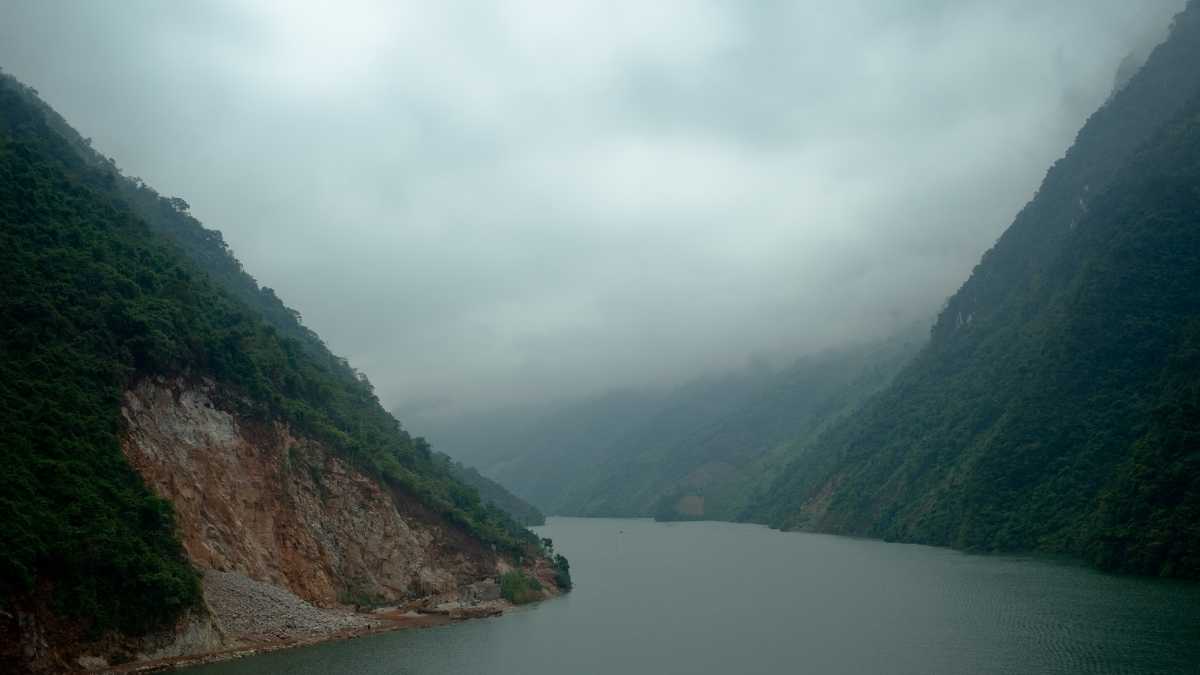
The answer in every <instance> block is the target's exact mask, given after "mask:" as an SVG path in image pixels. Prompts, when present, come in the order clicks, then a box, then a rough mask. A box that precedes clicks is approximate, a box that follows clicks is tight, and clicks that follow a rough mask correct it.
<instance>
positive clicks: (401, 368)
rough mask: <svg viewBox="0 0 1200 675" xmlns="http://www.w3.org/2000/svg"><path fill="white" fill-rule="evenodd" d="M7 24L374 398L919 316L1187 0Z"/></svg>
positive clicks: (751, 351) (169, 10)
mask: <svg viewBox="0 0 1200 675" xmlns="http://www.w3.org/2000/svg"><path fill="white" fill-rule="evenodd" d="M322 4H323V5H324V7H322V6H321V4H315V3H314V4H311V5H310V4H305V3H299V2H261V3H257V2H242V1H236V0H231V1H228V2H214V3H204V4H201V3H189V4H187V5H185V4H183V3H175V2H132V1H128V0H123V1H121V2H86V3H85V2H47V1H45V0H39V1H38V2H32V1H29V2H17V1H15V0H0V67H3V68H4V69H5V70H7V71H8V72H10V73H12V74H14V75H16V76H17V77H19V78H21V79H22V80H24V81H25V82H26V83H28V84H30V85H31V86H33V87H35V88H37V89H38V90H39V91H40V92H41V94H42V96H43V97H44V98H45V99H46V100H47V101H48V102H49V103H50V104H51V105H53V106H54V107H55V108H57V109H58V111H59V112H60V113H62V114H63V115H64V116H65V117H66V118H67V120H68V121H70V122H71V123H72V124H73V125H74V126H75V127H76V128H77V129H79V130H80V132H81V133H82V134H83V135H84V136H90V137H92V138H93V140H94V145H95V147H96V148H97V149H99V150H100V151H101V152H104V153H106V154H108V155H111V156H113V157H114V158H116V160H117V162H118V164H119V165H120V166H121V167H123V168H124V170H125V173H126V174H128V175H134V176H140V177H142V178H143V179H145V180H146V181H147V182H148V183H150V184H151V185H153V186H155V187H156V188H157V189H158V190H159V191H160V192H161V193H163V194H166V195H179V196H182V197H184V198H185V199H187V200H188V201H189V202H190V203H191V205H192V211H193V213H194V214H195V215H196V216H197V217H198V218H200V219H201V221H203V222H204V223H205V224H206V225H207V226H209V227H211V228H215V229H219V230H221V231H222V232H223V233H224V235H225V238H226V240H227V241H228V242H229V243H230V245H231V246H232V247H233V249H234V251H235V252H236V254H237V255H238V257H239V258H240V259H241V260H242V262H243V263H244V264H245V265H246V267H247V269H248V270H249V271H250V272H251V273H252V274H253V275H254V276H255V277H256V278H257V279H258V280H259V282H260V283H262V284H263V285H266V286H271V287H273V288H275V289H276V290H277V291H278V292H279V294H280V296H281V297H282V298H283V299H284V301H285V302H287V303H288V304H290V305H292V306H293V307H295V308H297V309H298V310H300V312H301V313H302V314H303V315H304V318H305V322H306V323H307V324H308V325H309V326H311V327H312V328H314V329H315V330H316V331H317V332H318V333H320V334H321V335H322V336H323V337H324V338H325V340H326V342H327V343H328V344H329V345H330V347H331V348H332V349H333V350H334V351H335V352H337V353H339V354H341V355H344V356H347V357H348V358H349V359H350V361H351V362H352V363H353V364H354V365H355V366H357V367H358V368H360V369H361V370H363V371H365V372H366V373H367V374H368V375H369V376H370V377H371V379H372V381H373V382H374V383H375V385H376V389H377V391H378V392H379V394H380V396H381V398H382V399H383V400H384V402H385V404H387V405H389V406H399V407H400V408H401V409H407V410H410V411H412V412H413V413H416V412H418V411H419V412H421V413H422V414H431V413H435V412H437V411H438V410H442V411H449V410H461V409H465V408H469V407H472V406H486V405H491V404H495V403H501V402H512V401H514V400H516V401H523V400H531V399H532V400H536V399H544V398H548V397H557V396H564V395H573V394H581V393H587V392H591V391H595V390H599V389H603V388H607V387H611V386H616V385H630V384H633V385H637V384H645V383H650V382H657V383H668V382H671V381H674V380H677V379H679V378H681V377H686V376H689V375H693V374H697V373H700V372H704V371H711V370H714V369H721V368H725V367H730V366H738V365H740V364H743V363H745V362H746V360H747V359H748V358H749V357H750V356H752V355H765V356H768V357H770V358H773V359H776V360H781V359H784V358H790V357H792V356H795V355H798V354H800V353H802V352H805V351H810V350H813V349H819V348H823V347H826V346H829V345H831V344H834V343H836V342H838V341H841V340H846V339H857V338H867V337H872V336H877V335H880V334H883V333H886V332H887V331H889V330H891V329H892V328H893V327H895V326H897V325H899V324H901V323H906V322H909V321H911V320H913V319H915V318H918V317H924V316H928V315H932V314H933V313H934V312H935V311H936V310H937V309H938V307H939V306H940V304H941V302H942V301H943V300H944V299H945V298H946V297H947V296H948V295H950V294H951V293H952V292H953V291H954V290H955V289H956V288H957V287H958V285H959V284H961V283H962V281H963V280H964V279H965V278H966V276H967V275H968V274H969V273H970V270H971V268H972V267H973V266H974V264H975V262H976V261H977V260H978V258H979V256H980V255H981V254H982V252H983V251H984V250H985V249H986V248H987V247H988V246H990V245H991V243H992V242H993V241H994V240H995V239H996V237H997V236H999V234H1000V233H1001V232H1002V231H1003V229H1004V228H1005V227H1006V226H1007V225H1008V223H1009V222H1011V220H1012V217H1013V215H1014V214H1015V213H1016V211H1017V210H1018V209H1019V208H1020V207H1021V206H1022V205H1023V204H1024V203H1025V201H1027V200H1028V199H1029V197H1030V196H1031V195H1032V193H1033V191H1034V189H1036V187H1037V185H1038V183H1039V182H1040V180H1041V178H1042V176H1043V175H1044V174H1045V171H1046V169H1047V168H1048V166H1049V165H1050V163H1052V162H1053V161H1054V160H1055V159H1056V158H1058V157H1059V156H1061V155H1062V153H1063V152H1064V150H1065V149H1066V148H1067V146H1068V145H1069V144H1070V141H1071V139H1072V138H1073V136H1074V134H1075V132H1076V131H1077V130H1078V128H1079V126H1080V125H1081V124H1082V123H1083V121H1084V120H1085V119H1086V117H1087V115H1088V114H1090V112H1091V111H1092V110H1093V109H1095V108H1096V107H1097V106H1098V105H1100V104H1101V103H1102V102H1103V100H1104V99H1105V97H1106V96H1107V95H1108V93H1109V91H1110V90H1111V88H1112V84H1113V76H1114V73H1115V71H1116V68H1117V65H1118V63H1119V62H1120V61H1121V60H1122V58H1124V57H1125V56H1126V55H1127V54H1128V53H1129V52H1130V51H1131V50H1132V49H1134V48H1135V47H1136V46H1137V45H1138V44H1139V42H1143V41H1145V40H1146V39H1147V37H1148V36H1153V35H1156V34H1159V35H1161V34H1162V32H1163V31H1164V29H1165V26H1166V25H1167V24H1168V23H1169V20H1170V16H1171V15H1172V14H1174V12H1175V11H1177V10H1178V9H1179V8H1180V7H1181V6H1182V0H1162V1H1157V0H1145V1H1138V2H1130V1H1129V0H1062V1H1058V2H1040V1H1033V0H1030V1H1027V2H996V1H995V0H986V1H984V0H981V1H978V2H976V1H967V0H946V1H941V0H907V1H901V0H893V1H891V2H886V1H875V2H872V1H866V0H861V1H857V2H848V1H845V0H840V1H836V2H835V1H833V0H829V1H827V2H765V1H764V2H752V1H749V0H728V1H724V2H676V1H671V0H654V1H652V2H648V1H646V0H640V1H630V2H617V1H615V0H596V1H595V2H566V1H562V0H554V1H551V0H539V1H532V0H531V1H527V2H504V3H482V2H479V3H475V2H449V1H443V0H438V1H437V2H410V3H405V2H395V1H390V0H388V1H381V2H356V1H347V0H340V1H339V2H329V3H322Z"/></svg>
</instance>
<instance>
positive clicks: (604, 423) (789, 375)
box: [439, 325, 928, 520]
mask: <svg viewBox="0 0 1200 675" xmlns="http://www.w3.org/2000/svg"><path fill="white" fill-rule="evenodd" d="M927 332H928V330H927V328H926V327H925V326H923V325H914V326H913V327H911V328H910V329H909V330H907V331H905V332H904V333H902V334H900V335H897V336H895V337H893V338H891V339H888V340H882V341H876V342H872V343H867V344H862V345H858V346H854V347H846V348H842V349H837V350H830V351H828V352H823V353H819V354H814V355H810V356H806V357H803V358H801V359H798V360H797V361H796V362H794V363H793V364H791V365H789V366H788V367H786V368H780V369H771V368H769V367H766V366H757V367H750V368H747V369H745V370H744V371H740V372H734V373H729V374H726V375H723V376H715V377H707V378H702V379H698V380H695V381H692V382H689V383H687V384H684V385H683V386H680V387H677V388H674V389H671V390H668V391H663V392H654V391H646V390H625V391H615V392H611V393H609V394H606V395H604V396H600V397H595V398H590V399H584V400H581V401H576V402H574V403H571V404H569V405H567V406H564V407H562V408H560V409H558V410H555V411H552V412H550V413H546V414H540V415H539V414H530V413H525V414H524V424H523V425H512V422H513V420H514V419H520V418H521V417H522V415H521V414H519V413H509V412H506V413H505V415H504V416H503V418H504V419H501V420H498V421H499V422H507V423H508V424H509V426H505V425H504V424H503V423H499V424H491V423H489V421H488V420H482V419H476V420H474V421H473V422H472V423H471V424H465V423H464V424H457V425H455V426H457V427H459V428H460V429H465V430H469V429H471V428H472V427H475V428H478V429H480V430H482V431H484V432H485V435H480V436H479V437H476V438H472V437H469V436H463V435H461V434H460V435H458V436H451V439H452V440H451V444H450V445H449V446H448V447H450V448H452V450H453V451H454V452H455V454H458V453H460V452H461V453H463V456H466V457H477V458H478V460H479V461H487V460H488V459H490V460H491V461H492V462H493V463H494V466H495V469H494V472H495V475H496V477H497V478H498V479H499V480H501V481H502V482H504V483H505V484H506V485H509V486H510V487H512V488H513V489H514V490H516V491H517V492H519V493H521V494H523V495H524V496H527V497H528V498H529V499H531V500H533V501H535V502H536V503H538V504H539V505H541V506H543V507H544V508H546V509H548V510H550V511H552V512H554V513H559V514H564V515H583V516H656V517H658V518H661V519H669V520H675V519H683V518H706V519H726V520H729V519H734V518H736V517H737V516H738V515H739V514H740V512H741V511H742V510H743V508H744V507H745V506H746V504H747V503H748V502H749V501H750V500H751V499H752V498H753V496H754V494H755V492H756V490H759V489H761V488H760V486H761V485H762V484H763V482H764V477H766V476H769V475H772V474H773V473H774V472H777V471H778V470H779V469H780V468H782V466H783V465H785V464H786V461H787V460H788V459H790V458H791V457H793V456H794V453H796V452H797V451H798V450H799V449H800V448H802V447H803V445H804V443H805V441H806V440H807V439H809V438H810V437H811V436H813V435H814V434H815V433H816V432H817V431H819V430H820V429H822V428H824V426H825V425H827V424H828V423H829V422H830V421H832V420H834V419H837V418H838V417H839V416H842V415H844V414H845V413H846V412H848V411H849V410H852V409H853V408H854V407H855V406H856V405H858V404H859V403H860V402H861V401H862V400H863V399H864V398H866V397H867V396H868V395H869V394H871V393H872V392H874V391H876V390H878V389H879V388H881V387H882V386H883V385H884V384H886V383H887V382H888V381H889V379H890V378H891V377H892V376H893V375H894V374H895V372H896V371H897V370H898V369H899V368H900V366H901V365H902V364H903V363H904V362H905V361H906V360H907V359H908V358H910V357H911V355H912V354H914V353H915V352H916V350H917V349H918V348H919V347H920V345H921V344H922V342H923V341H924V339H925V335H926V334H927ZM440 435H441V434H439V436H440ZM455 441H457V444H455ZM489 453H490V454H489ZM701 498H702V499H701ZM680 499H689V500H690V503H693V504H696V505H702V507H701V508H700V510H699V511H698V512H695V513H688V512H685V511H681V510H680V509H679V508H678V504H679V503H680ZM685 503H686V502H685Z"/></svg>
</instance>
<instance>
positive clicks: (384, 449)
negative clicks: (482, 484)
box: [0, 74, 538, 632]
mask: <svg viewBox="0 0 1200 675" xmlns="http://www.w3.org/2000/svg"><path fill="white" fill-rule="evenodd" d="M186 211H187V206H186V204H185V203H184V202H183V201H182V200H179V199H175V198H172V199H167V198H163V197H160V196H159V195H157V194H156V193H154V192H153V191H152V190H151V189H150V188H148V187H147V186H145V185H144V184H143V183H141V181H138V180H136V179H129V178H125V177H123V176H122V175H121V174H120V172H119V171H118V170H117V169H116V168H115V166H114V165H113V163H112V162H111V161H109V160H106V159H104V158H103V157H101V156H100V155H98V154H96V153H95V152H93V151H91V149H90V147H89V145H88V143H87V142H86V141H85V140H83V139H81V138H79V136H78V134H76V133H75V132H74V131H73V130H71V129H70V128H69V127H68V126H67V125H66V123H65V122H63V121H62V119H61V118H60V117H58V115H56V114H55V113H54V112H53V111H52V110H50V109H49V107H48V106H46V105H45V104H44V103H42V102H41V101H40V100H39V99H38V98H37V97H36V92H34V91H32V90H30V89H28V88H26V87H24V86H23V85H21V84H20V83H18V82H17V81H15V80H14V79H12V78H11V77H9V76H7V75H3V74H0V284H2V287H3V288H4V293H3V295H2V296H0V356H2V358H0V461H3V464H4V466H5V469H6V470H5V472H4V473H3V475H0V598H3V601H4V602H7V601H9V600H11V599H12V598H15V597H17V596H19V595H21V594H22V593H24V592H26V591H29V590H31V589H32V588H34V586H35V585H37V584H47V585H48V586H49V587H52V588H53V590H54V597H55V602H56V603H57V606H58V608H59V610H61V611H62V612H64V613H67V614H70V615H74V616H79V617H87V618H89V619H91V620H92V621H93V627H94V628H97V629H99V628H106V627H110V626H111V627H117V628H120V629H123V630H126V631H133V632H137V631H140V630H144V629H146V628H148V627H150V626H154V625H160V624H161V623H162V622H164V621H166V620H169V619H170V618H171V617H173V616H175V615H177V614H178V612H180V611H182V610H183V609H185V608H186V607H189V606H191V605H193V604H194V603H195V602H196V601H197V599H198V597H199V595H198V586H197V581H196V576H195V574H194V572H193V571H192V570H191V569H190V567H189V566H188V564H187V562H186V560H185V559H184V557H183V555H182V553H181V550H180V548H179V545H178V543H177V539H176V537H175V535H174V531H173V527H174V526H173V518H172V514H171V509H170V507H169V504H167V503H165V502H163V501H162V500H159V499H157V498H155V497H154V496H153V495H151V494H150V493H149V492H148V491H147V489H146V488H145V487H144V485H143V484H142V483H141V481H140V479H139V478H138V477H137V475H136V474H135V473H134V472H133V471H132V470H131V469H130V467H129V466H128V465H127V463H126V462H125V460H124V458H123V456H122V454H121V451H120V448H119V445H118V438H119V433H120V422H119V419H120V416H119V412H120V410H119V409H120V400H121V392H122V390H123V388H125V387H126V386H128V384H129V383H131V382H132V381H134V380H135V379H137V378H139V377H142V376H145V375H149V374H176V375H182V376H185V377H195V376H210V377H213V378H215V379H217V380H218V381H220V382H222V383H223V384H224V385H226V388H227V390H228V391H230V392H231V394H232V395H231V396H230V397H229V401H228V403H229V404H230V405H237V406H239V407H240V408H241V410H240V412H241V413H242V414H244V415H248V416H252V417H256V418H262V419H266V418H282V419H285V420H287V421H289V422H290V423H291V424H292V425H293V426H294V427H295V428H297V429H298V430H301V431H303V432H305V433H306V434H308V435H310V436H312V437H314V438H316V439H319V440H321V441H323V442H325V443H326V444H328V446H329V447H331V448H332V449H334V450H335V451H336V452H338V453H340V454H341V455H343V456H345V457H346V458H348V459H349V460H351V461H352V462H354V463H355V464H356V465H358V466H359V467H361V468H362V469H364V470H365V471H368V472H370V473H371V474H373V475H375V476H377V477H378V478H380V479H381V480H383V481H385V482H387V483H389V484H391V485H393V486H395V487H396V488H398V489H401V490H404V491H406V492H408V493H410V494H412V495H414V496H416V497H417V498H418V499H419V500H420V501H422V502H423V503H424V504H426V505H427V506H429V507H430V508H431V509H432V510H434V511H435V512H437V513H439V514H441V515H443V516H444V517H446V518H447V519H448V520H450V521H451V522H453V523H455V524H456V525H458V526H459V527H461V528H462V529H464V530H465V531H466V532H468V533H470V534H471V535H473V536H475V537H478V538H479V539H481V540H482V541H484V542H485V543H489V544H492V545H494V546H495V547H496V548H497V549H498V550H502V551H510V552H513V553H516V554H519V555H525V554H529V553H530V552H533V551H536V550H538V541H537V538H536V537H535V536H534V535H533V534H532V533H531V532H529V531H528V530H526V529H525V528H523V527H521V526H520V525H518V524H517V523H515V522H513V520H512V519H511V518H509V517H508V516H507V515H506V514H504V512H502V511H500V510H499V509H497V508H496V507H494V506H491V505H488V504H484V503H483V502H482V501H481V500H480V498H479V493H478V492H477V491H476V490H475V489H474V488H471V487H469V486H467V485H464V484H463V483H462V482H460V481H458V480H456V479H455V478H454V477H453V469H452V468H451V467H450V466H449V463H448V462H447V461H445V459H444V458H442V457H439V456H438V455H436V454H435V453H433V452H432V450H431V448H430V446H429V444H428V443H426V442H425V441H424V439H421V438H413V437H411V436H410V435H409V434H408V433H407V432H405V431H404V430H403V429H402V428H401V427H400V425H399V424H398V423H397V422H396V420H395V419H394V418H393V417H392V416H391V415H389V414H388V413H387V412H386V411H384V410H383V408H382V407H381V406H380V405H379V401H378V399H377V398H376V397H375V394H374V392H373V390H372V387H371V384H370V383H369V382H368V381H367V379H366V378H365V377H364V376H362V375H361V374H359V373H357V372H356V371H354V370H353V369H352V368H351V367H350V366H349V365H348V364H347V363H346V362H345V361H344V360H342V359H339V358H337V357H335V356H333V355H332V354H330V353H329V351H328V350H327V349H326V348H325V346H324V345H323V344H322V343H321V341H320V340H319V338H317V336H316V335H315V334H313V333H312V332H311V331H308V330H307V329H306V328H304V327H303V326H302V324H300V321H299V316H298V315H297V314H296V313H295V312H293V311H291V310H289V309H288V308H287V307H285V306H284V305H283V304H282V303H281V302H279V300H278V298H276V297H275V295H274V293H272V292H271V291H270V290H269V289H262V290H259V289H258V287H257V284H256V283H255V282H254V280H253V279H252V278H251V277H249V275H247V274H246V273H245V272H244V271H243V270H242V269H241V266H240V265H239V264H238V263H237V261H236V259H234V258H233V256H232V255H231V254H230V252H229V250H228V248H227V247H226V246H225V244H224V242H223V241H222V239H221V236H220V234H219V233H216V232H212V231H209V230H205V229H204V228H203V227H201V226H200V224H199V223H198V222H196V221H195V219H193V218H191V217H190V216H189V215H187V213H186ZM172 232H174V233H173V234H172ZM163 234H166V235H167V236H166V237H163V236H160V235H163Z"/></svg>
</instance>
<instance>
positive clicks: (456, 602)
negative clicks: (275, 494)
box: [80, 570, 511, 673]
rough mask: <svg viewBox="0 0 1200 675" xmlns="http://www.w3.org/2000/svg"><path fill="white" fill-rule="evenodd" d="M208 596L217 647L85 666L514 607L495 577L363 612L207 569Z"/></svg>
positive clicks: (218, 653) (162, 663) (328, 636)
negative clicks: (457, 591)
mask: <svg viewBox="0 0 1200 675" xmlns="http://www.w3.org/2000/svg"><path fill="white" fill-rule="evenodd" d="M204 599H205V603H206V605H207V608H208V611H209V614H210V619H211V624H212V625H213V626H215V628H216V631H217V633H218V634H219V636H220V642H219V644H220V647H219V648H216V649H214V650H212V651H208V652H205V653H198V654H189V655H186V656H184V655H181V656H166V657H163V658H157V659H151V660H145V661H138V662H136V663H131V664H127V665H124V666H117V667H108V664H106V663H103V662H101V661H99V660H89V661H85V662H81V663H80V666H81V668H83V669H84V670H88V671H91V672H102V673H149V672H160V671H166V670H173V669H176V668H182V667H186V666H194V665H200V664H204V663H212V662H216V661H225V660H230V659H237V658H242V657H246V656H252V655H254V654H261V653H264V652H270V651H275V650H279V649H288V648H292V647H300V646H304V645H311V644H317V643H320V642H328V641H332V640H346V639H352V638H356V637H362V636H364V635H372V634H375V633H382V632H388V631H394V630H403V629H406V628H426V627H430V626H439V625H443V624H446V623H450V622H453V621H460V620H465V619H474V618H484V617H489V616H498V615H500V614H503V613H504V610H505V609H506V608H508V607H510V606H511V605H510V604H509V603H508V602H506V601H504V600H503V599H501V598H500V594H499V587H498V586H497V584H496V583H495V582H494V581H492V580H484V581H480V582H478V583H476V584H472V585H471V586H469V587H467V588H466V589H464V592H463V593H462V594H461V596H460V597H459V598H457V599H453V600H451V599H447V598H445V597H442V598H438V597H431V598H426V599H423V600H422V601H420V602H417V603H412V604H410V605H404V606H389V607H378V608H374V609H371V610H359V611H356V610H354V609H351V608H322V607H317V606H316V605H313V604H312V603H310V602H307V601H305V600H304V599H302V598H300V597H299V596H297V595H295V594H294V593H291V592H290V591H288V590H286V589H284V588H280V587H278V586H273V585H271V584H267V583H263V582H261V581H255V580H254V579H251V578H249V577H247V576H245V575H244V574H239V573H236V572H218V571H211V570H210V571H207V572H205V573H204Z"/></svg>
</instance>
